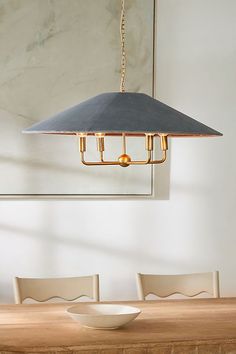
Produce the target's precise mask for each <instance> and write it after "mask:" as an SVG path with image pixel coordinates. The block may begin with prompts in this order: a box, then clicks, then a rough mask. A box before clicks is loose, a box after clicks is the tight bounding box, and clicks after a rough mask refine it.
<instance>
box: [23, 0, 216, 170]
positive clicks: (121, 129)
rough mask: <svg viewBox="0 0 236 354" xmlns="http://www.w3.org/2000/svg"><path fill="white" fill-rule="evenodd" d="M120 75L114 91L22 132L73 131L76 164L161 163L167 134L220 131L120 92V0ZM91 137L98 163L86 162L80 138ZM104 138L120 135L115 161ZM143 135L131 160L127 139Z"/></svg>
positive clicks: (122, 82)
mask: <svg viewBox="0 0 236 354" xmlns="http://www.w3.org/2000/svg"><path fill="white" fill-rule="evenodd" d="M120 35H121V79H120V92H108V93H103V94H100V95H98V96H95V97H92V98H90V99H88V100H86V101H84V102H82V103H80V104H78V105H76V106H74V107H72V108H69V109H66V110H65V111H63V112H61V113H58V114H56V115H55V116H53V117H52V118H49V119H47V120H44V121H42V122H39V123H36V124H34V125H33V126H31V127H29V128H27V129H25V130H24V131H23V133H36V134H66V135H76V136H77V137H78V139H79V148H80V155H81V162H82V163H83V164H84V165H86V166H106V165H118V166H122V167H128V166H130V165H149V164H161V163H163V162H164V161H165V160H166V157H167V150H168V138H169V137H195V136H196V137H210V136H220V135H222V134H221V133H220V132H218V131H216V130H214V129H212V128H210V127H207V126H206V125H204V124H202V123H200V122H198V121H196V120H195V119H192V118H190V117H188V116H187V115H185V114H183V113H181V112H179V111H177V110H175V109H173V108H171V107H169V106H167V105H166V104H164V103H162V102H160V101H158V100H156V99H154V98H152V97H150V96H148V95H146V94H144V93H134V92H125V77H126V52H125V0H121V21H120ZM91 135H92V136H95V138H96V140H97V149H98V153H99V158H98V161H86V159H85V153H86V140H87V139H86V138H87V136H91ZM106 136H112V137H113V136H121V138H122V141H121V142H122V144H121V145H122V154H121V155H120V156H119V157H118V158H117V160H115V161H107V160H105V158H104V151H105V138H106ZM139 136H143V137H144V139H145V148H146V152H147V156H146V159H145V160H133V159H132V157H131V156H129V155H128V154H127V151H126V139H127V137H139ZM156 137H158V138H159V140H160V148H161V151H162V157H161V159H159V160H155V159H153V150H154V139H155V138H156Z"/></svg>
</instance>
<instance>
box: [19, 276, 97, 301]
mask: <svg viewBox="0 0 236 354" xmlns="http://www.w3.org/2000/svg"><path fill="white" fill-rule="evenodd" d="M14 291H15V302H16V304H21V303H22V302H23V301H24V300H25V299H28V298H30V299H33V300H36V301H39V302H44V301H48V300H50V299H52V298H61V299H63V300H66V301H73V300H76V299H78V298H80V297H82V296H87V297H89V298H91V299H92V300H94V301H99V275H98V274H95V275H89V276H82V277H73V278H45V279H42V278H17V277H16V278H14Z"/></svg>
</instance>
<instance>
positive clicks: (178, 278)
mask: <svg viewBox="0 0 236 354" xmlns="http://www.w3.org/2000/svg"><path fill="white" fill-rule="evenodd" d="M137 285H138V297H139V300H145V298H146V296H147V295H149V294H152V295H156V296H158V297H163V298H165V297H168V296H170V295H173V294H181V295H184V296H187V297H194V296H197V295H199V294H201V293H208V294H210V295H211V297H214V298H218V297H220V290H219V272H218V271H215V272H209V273H194V274H176V275H160V274H141V273H138V274H137Z"/></svg>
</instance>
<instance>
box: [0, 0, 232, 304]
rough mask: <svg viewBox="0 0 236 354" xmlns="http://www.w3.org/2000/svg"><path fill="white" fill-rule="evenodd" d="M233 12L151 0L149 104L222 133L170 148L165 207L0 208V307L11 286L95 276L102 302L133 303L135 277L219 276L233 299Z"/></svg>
mask: <svg viewBox="0 0 236 354" xmlns="http://www.w3.org/2000/svg"><path fill="white" fill-rule="evenodd" d="M235 12H236V2H235V1H234V0H224V1H223V0H178V1H177V0H160V1H159V4H158V48H157V51H158V52H157V54H158V55H157V57H158V58H157V59H158V60H157V61H158V75H157V91H158V97H159V98H160V99H161V100H163V101H164V102H166V103H168V104H170V105H172V106H173V107H175V108H177V109H179V110H182V111H184V112H185V113H187V114H189V115H192V116H193V117H196V118H197V119H199V120H200V121H202V122H204V123H206V124H208V125H210V126H212V127H213V128H216V129H218V130H220V131H222V132H223V133H224V137H223V138H212V139H176V140H174V141H173V142H172V144H171V178H170V199H169V200H166V201H163V200H159V201H158V200H69V201H65V200H48V201H47V200H38V201H33V200H31V201H30V200H25V201H24V200H17V201H13V200H2V201H1V204H0V241H1V251H0V252H1V254H0V301H1V302H3V301H5V302H10V301H12V299H13V298H12V287H11V278H12V277H13V276H14V275H19V276H59V275H77V274H89V273H94V272H98V273H100V274H101V297H102V298H103V299H131V298H135V297H136V288H135V277H134V275H135V272H137V271H140V272H159V273H178V272H198V271H208V270H215V269H219V271H220V280H221V291H222V295H224V296H235V295H236V279H235V269H236V260H235V246H236V241H235V239H236V235H235V229H236V227H235V226H236V225H235V219H236V217H235V215H236V204H235V203H236V202H235V201H236V187H235V181H236V168H235V156H234V152H235V142H234V136H233V134H234V133H235V128H236V126H235V113H236V112H235V110H236V106H235V88H236V70H235V62H236V61H235V59H236V48H235V43H236V22H235V15H234V14H235Z"/></svg>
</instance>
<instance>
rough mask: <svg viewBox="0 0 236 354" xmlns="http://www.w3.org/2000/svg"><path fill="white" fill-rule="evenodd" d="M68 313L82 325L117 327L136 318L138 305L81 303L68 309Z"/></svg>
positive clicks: (105, 327) (106, 327)
mask: <svg viewBox="0 0 236 354" xmlns="http://www.w3.org/2000/svg"><path fill="white" fill-rule="evenodd" d="M67 312H68V314H69V315H70V316H71V317H72V318H73V319H74V320H76V321H79V322H80V323H81V325H82V326H85V327H89V328H95V329H116V328H119V327H121V326H124V325H126V324H127V323H129V322H131V321H132V320H134V319H135V318H136V317H137V316H138V315H139V314H140V312H141V311H140V310H139V309H138V308H137V307H132V306H125V305H115V304H114V305H113V304H84V305H82V304H80V305H77V306H72V307H70V308H68V309H67Z"/></svg>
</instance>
